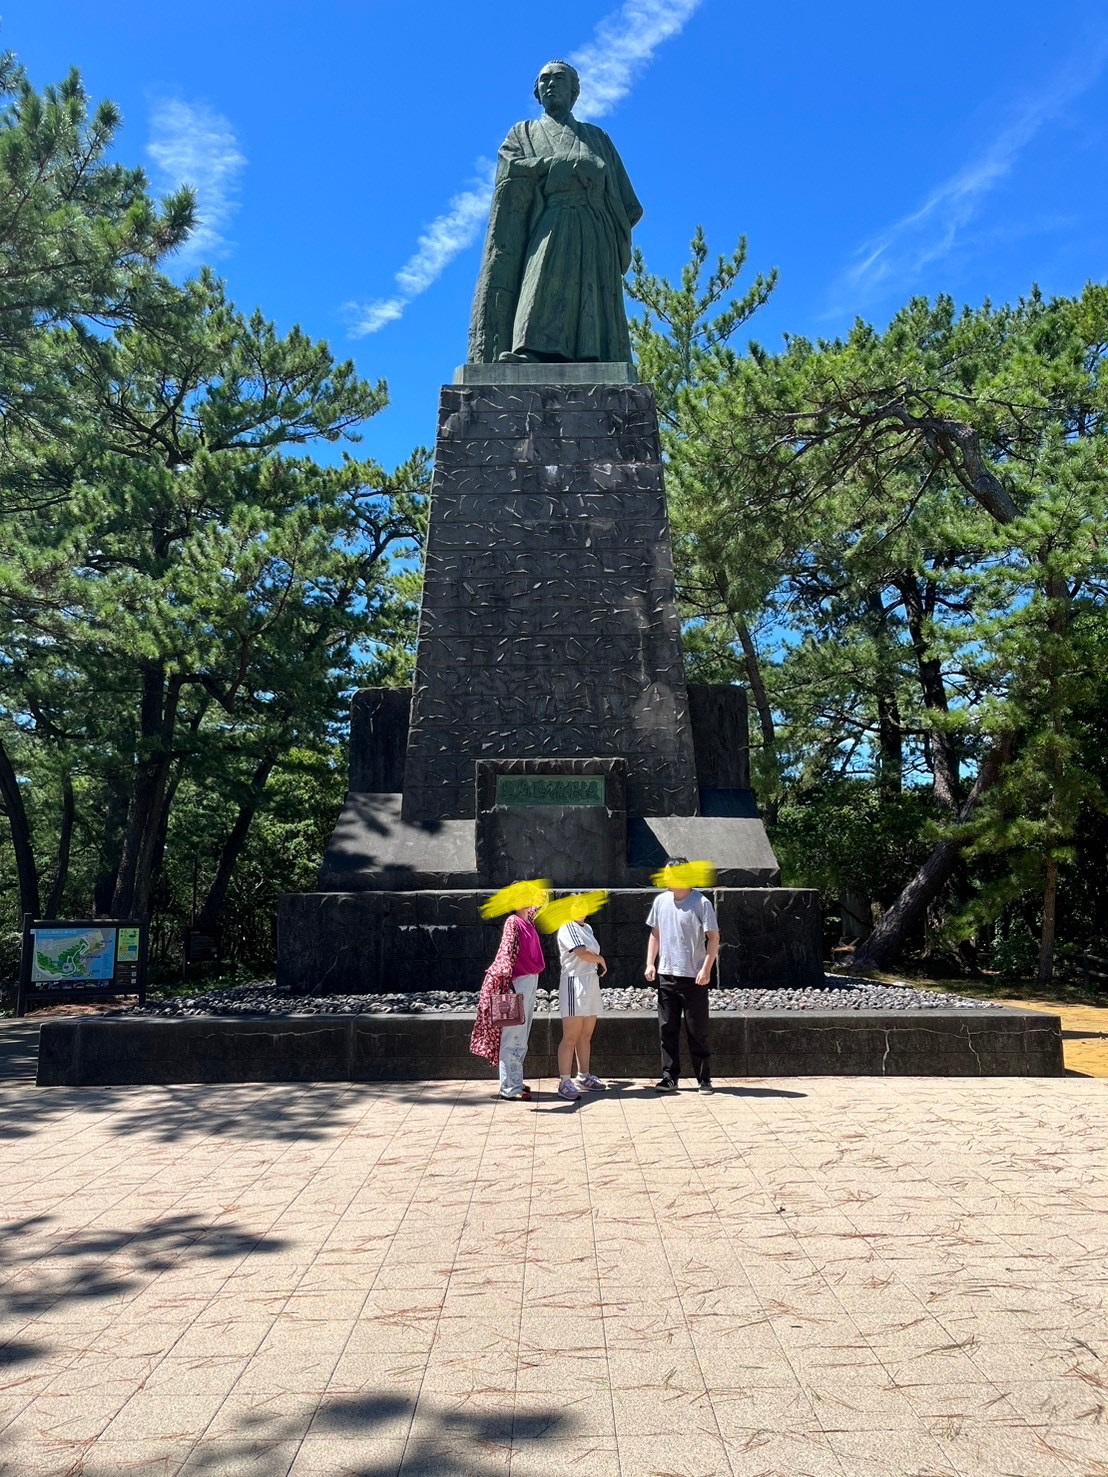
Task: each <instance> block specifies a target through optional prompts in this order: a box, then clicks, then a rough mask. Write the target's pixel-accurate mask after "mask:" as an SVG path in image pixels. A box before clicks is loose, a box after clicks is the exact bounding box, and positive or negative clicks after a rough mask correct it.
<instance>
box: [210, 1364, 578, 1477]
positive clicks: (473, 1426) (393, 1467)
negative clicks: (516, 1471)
mask: <svg viewBox="0 0 1108 1477" xmlns="http://www.w3.org/2000/svg"><path fill="white" fill-rule="evenodd" d="M508 1384H509V1386H511V1384H512V1381H511V1380H509V1381H508ZM490 1395H492V1396H495V1397H498V1398H499V1399H500V1400H501V1401H502V1408H501V1409H495V1410H489V1409H488V1408H487V1405H486V1406H484V1408H480V1407H481V1405H482V1404H483V1402H487V1400H488V1397H489V1396H490ZM417 1398H418V1405H419V1414H418V1430H414V1431H413V1430H410V1429H409V1428H410V1425H411V1418H412V1417H413V1416H414V1415H415V1411H416V1403H417ZM514 1398H515V1397H514V1389H513V1388H511V1387H509V1388H505V1389H504V1390H502V1391H487V1390H481V1391H478V1392H475V1396H474V1402H475V1403H474V1407H473V1408H467V1407H466V1405H465V1403H464V1402H462V1403H459V1402H458V1401H457V1400H451V1398H450V1397H445V1398H443V1399H437V1398H436V1397H435V1396H434V1395H427V1394H421V1395H419V1396H418V1397H417V1395H416V1394H415V1393H414V1392H413V1393H407V1392H404V1393H398V1392H391V1391H374V1392H373V1393H372V1394H365V1395H362V1394H347V1395H336V1396H324V1398H323V1400H322V1401H321V1403H320V1404H319V1407H318V1409H317V1410H316V1411H315V1414H314V1417H313V1418H312V1419H311V1424H310V1427H308V1428H307V1440H308V1442H309V1443H310V1444H315V1443H316V1442H318V1443H319V1444H320V1446H324V1445H325V1446H326V1450H327V1460H328V1466H327V1470H328V1471H329V1472H331V1473H333V1474H334V1477H396V1474H397V1472H398V1471H399V1472H401V1473H403V1474H404V1477H417V1474H418V1477H424V1474H426V1477H502V1474H503V1473H504V1471H505V1466H506V1464H505V1460H504V1458H505V1455H506V1454H507V1451H508V1449H509V1448H510V1446H511V1442H512V1432H513V1414H512V1407H513V1403H514ZM305 1420H306V1417H305V1416H304V1415H303V1414H302V1415H300V1416H297V1415H296V1414H292V1413H289V1414H278V1413H276V1412H274V1411H273V1409H272V1405H271V1403H270V1402H269V1401H267V1402H266V1404H265V1405H264V1406H263V1405H262V1404H261V1397H259V1409H258V1410H257V1411H249V1412H247V1413H246V1414H244V1416H243V1417H242V1418H241V1421H240V1428H239V1430H238V1431H236V1432H235V1433H233V1434H231V1435H221V1436H220V1437H219V1438H218V1439H211V1440H208V1441H204V1440H203V1439H202V1440H201V1441H200V1442H198V1443H197V1445H196V1446H195V1447H194V1448H193V1450H192V1453H191V1454H190V1456H189V1457H188V1459H187V1461H186V1462H185V1464H184V1466H183V1467H182V1468H181V1477H193V1474H200V1473H205V1474H207V1473H211V1474H214V1477H218V1474H220V1473H223V1472H226V1471H238V1470H239V1464H244V1465H245V1464H246V1463H247V1462H249V1461H250V1460H251V1459H253V1460H254V1461H255V1462H258V1461H259V1460H260V1459H262V1458H264V1454H265V1452H266V1451H267V1450H268V1451H272V1452H273V1453H274V1455H275V1457H276V1455H277V1453H278V1452H280V1451H282V1450H287V1449H288V1448H289V1447H290V1446H295V1445H298V1444H299V1442H300V1441H301V1440H302V1439H303V1438H304V1437H305ZM518 1424H519V1425H520V1426H521V1427H523V1428H524V1429H525V1431H526V1435H527V1438H528V1444H531V1443H532V1442H534V1443H535V1444H536V1445H537V1440H536V1436H541V1439H543V1440H547V1439H549V1440H558V1439H566V1438H570V1437H573V1436H574V1435H575V1434H577V1432H576V1423H575V1421H574V1419H573V1416H572V1414H571V1413H569V1412H567V1411H566V1410H564V1409H559V1408H557V1407H555V1406H552V1405H549V1404H543V1405H541V1406H536V1407H535V1408H534V1409H532V1410H529V1411H528V1413H527V1416H526V1417H525V1418H524V1420H521V1421H519V1422H518ZM386 1441H387V1442H388V1444H389V1446H390V1447H391V1451H390V1453H389V1454H388V1455H381V1454H380V1451H381V1444H382V1443H383V1442H386ZM362 1442H364V1443H365V1449H364V1453H363V1454H361V1455H359V1446H360V1445H361V1443H362ZM375 1448H376V1449H375ZM401 1450H402V1451H403V1457H402V1460H401V1457H400V1453H401ZM340 1453H341V1454H340ZM259 1470H261V1468H259ZM276 1470H277V1467H276V1465H275V1466H274V1471H276ZM281 1470H282V1471H283V1470H284V1468H281ZM294 1470H295V1464H294ZM311 1470H313V1471H315V1470H316V1467H315V1466H314V1465H313V1466H312V1468H311ZM318 1470H320V1471H322V1470H324V1469H323V1468H322V1467H319V1468H318Z"/></svg>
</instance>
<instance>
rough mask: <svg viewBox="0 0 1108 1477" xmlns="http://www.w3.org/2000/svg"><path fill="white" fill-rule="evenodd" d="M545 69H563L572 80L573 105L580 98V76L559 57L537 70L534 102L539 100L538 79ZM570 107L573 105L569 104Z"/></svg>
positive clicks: (575, 69) (574, 68)
mask: <svg viewBox="0 0 1108 1477" xmlns="http://www.w3.org/2000/svg"><path fill="white" fill-rule="evenodd" d="M547 67H565V69H566V71H567V72H568V73H569V74H570V76H571V77H572V78H573V102H574V103H575V102H576V101H577V99H578V98H579V97H580V96H581V76H580V73H579V72H578V71H577V68H576V67H575V66H573V65H572V64H571V63H569V62H564V61H562V60H561V58H560V57H555V58H554V60H553V61H549V62H543V64H542V66H541V67H540V68H539V72H538V76H537V77H536V78H535V101H536V102H538V101H539V100H540V99H539V77H541V76H542V74H543V72H545V71H546V69H547ZM570 106H571V107H572V106H573V103H571V104H570Z"/></svg>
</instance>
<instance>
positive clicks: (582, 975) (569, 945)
mask: <svg viewBox="0 0 1108 1477" xmlns="http://www.w3.org/2000/svg"><path fill="white" fill-rule="evenodd" d="M557 939H558V958H559V961H560V963H561V966H562V973H563V974H572V975H575V976H576V978H577V979H591V978H592V976H593V975H595V974H596V972H597V966H596V965H595V964H588V963H586V962H585V960H584V959H579V958H578V957H577V955H576V954H575V953H574V952H573V951H574V949H589V950H590V951H591V952H592V953H593V954H599V953H600V945H599V944H598V943H597V941H596V934H595V933H593V931H592V929H591V928H590V927H589V925H588V924H587V923H563V924H562V926H561V928H559V930H558V933H557Z"/></svg>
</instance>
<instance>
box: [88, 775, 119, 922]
mask: <svg viewBox="0 0 1108 1477" xmlns="http://www.w3.org/2000/svg"><path fill="white" fill-rule="evenodd" d="M126 825H127V797H126V796H125V795H123V794H121V793H120V791H119V790H117V789H116V788H115V786H114V785H113V786H111V787H110V788H109V790H108V803H107V805H106V807H105V812H104V833H103V834H104V840H103V845H102V851H101V855H102V863H101V870H100V871H99V872H98V873H97V875H96V881H95V883H94V884H93V896H92V910H93V916H94V917H96V918H104V917H106V916H108V915H109V914H110V913H111V911H112V898H113V896H114V895H115V883H116V878H117V877H118V876H119V857H120V853H121V852H122V850H123V832H124V829H125V828H126Z"/></svg>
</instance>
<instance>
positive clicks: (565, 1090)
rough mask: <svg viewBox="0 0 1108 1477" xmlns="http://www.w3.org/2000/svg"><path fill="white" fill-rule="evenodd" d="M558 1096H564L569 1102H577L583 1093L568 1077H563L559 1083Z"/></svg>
mask: <svg viewBox="0 0 1108 1477" xmlns="http://www.w3.org/2000/svg"><path fill="white" fill-rule="evenodd" d="M558 1096H559V1097H564V1098H565V1100H566V1102H567V1103H575V1102H576V1101H577V1099H578V1098H579V1097H580V1096H581V1094H580V1092H579V1091H578V1090H577V1088H576V1087H574V1085H573V1083H572V1082H571V1081H570V1080H569V1078H568V1077H563V1079H562V1080H561V1082H559V1083H558Z"/></svg>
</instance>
